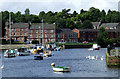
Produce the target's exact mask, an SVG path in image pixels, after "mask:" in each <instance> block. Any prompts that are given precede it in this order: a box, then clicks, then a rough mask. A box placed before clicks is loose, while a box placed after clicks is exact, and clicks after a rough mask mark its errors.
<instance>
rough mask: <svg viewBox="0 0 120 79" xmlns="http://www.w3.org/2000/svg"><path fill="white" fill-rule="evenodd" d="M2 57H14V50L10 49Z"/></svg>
mask: <svg viewBox="0 0 120 79" xmlns="http://www.w3.org/2000/svg"><path fill="white" fill-rule="evenodd" d="M4 57H6V58H11V57H16V52H15V51H14V50H11V49H9V50H6V51H5V52H4Z"/></svg>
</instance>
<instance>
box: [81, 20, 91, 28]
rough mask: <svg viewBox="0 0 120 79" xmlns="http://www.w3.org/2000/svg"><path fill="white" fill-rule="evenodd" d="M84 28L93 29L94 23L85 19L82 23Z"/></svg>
mask: <svg viewBox="0 0 120 79" xmlns="http://www.w3.org/2000/svg"><path fill="white" fill-rule="evenodd" d="M82 28H83V29H93V24H92V23H91V22H90V21H89V20H85V21H84V22H83V24H82Z"/></svg>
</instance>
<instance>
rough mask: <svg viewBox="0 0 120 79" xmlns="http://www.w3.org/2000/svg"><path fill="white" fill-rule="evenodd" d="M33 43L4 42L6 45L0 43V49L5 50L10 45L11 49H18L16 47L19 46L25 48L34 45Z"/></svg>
mask: <svg viewBox="0 0 120 79" xmlns="http://www.w3.org/2000/svg"><path fill="white" fill-rule="evenodd" d="M34 45H35V44H11V45H9V44H6V45H0V50H7V49H9V48H10V46H11V49H18V48H21V47H26V48H30V47H31V46H34Z"/></svg>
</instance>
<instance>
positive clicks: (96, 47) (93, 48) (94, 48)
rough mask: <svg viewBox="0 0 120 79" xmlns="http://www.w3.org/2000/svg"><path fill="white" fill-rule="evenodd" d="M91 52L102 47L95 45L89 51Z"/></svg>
mask: <svg viewBox="0 0 120 79" xmlns="http://www.w3.org/2000/svg"><path fill="white" fill-rule="evenodd" d="M91 50H100V46H99V45H98V44H93V46H92V48H89V49H88V51H91Z"/></svg>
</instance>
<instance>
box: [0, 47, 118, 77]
mask: <svg viewBox="0 0 120 79" xmlns="http://www.w3.org/2000/svg"><path fill="white" fill-rule="evenodd" d="M106 50H107V49H106V48H102V49H101V50H95V51H88V49H64V50H61V51H53V52H52V53H53V54H54V56H52V57H49V58H44V59H43V60H41V61H39V60H33V55H31V56H17V57H15V58H4V57H3V64H4V67H5V68H4V69H3V71H2V73H3V75H2V76H3V77H118V69H117V68H108V67H107V66H106V62H105V52H106ZM89 55H90V56H96V55H98V60H89V59H86V56H89ZM101 56H104V60H103V61H101V60H100V57H101ZM51 63H55V64H56V66H67V67H71V72H70V73H62V72H54V71H53V70H52V67H51Z"/></svg>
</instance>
